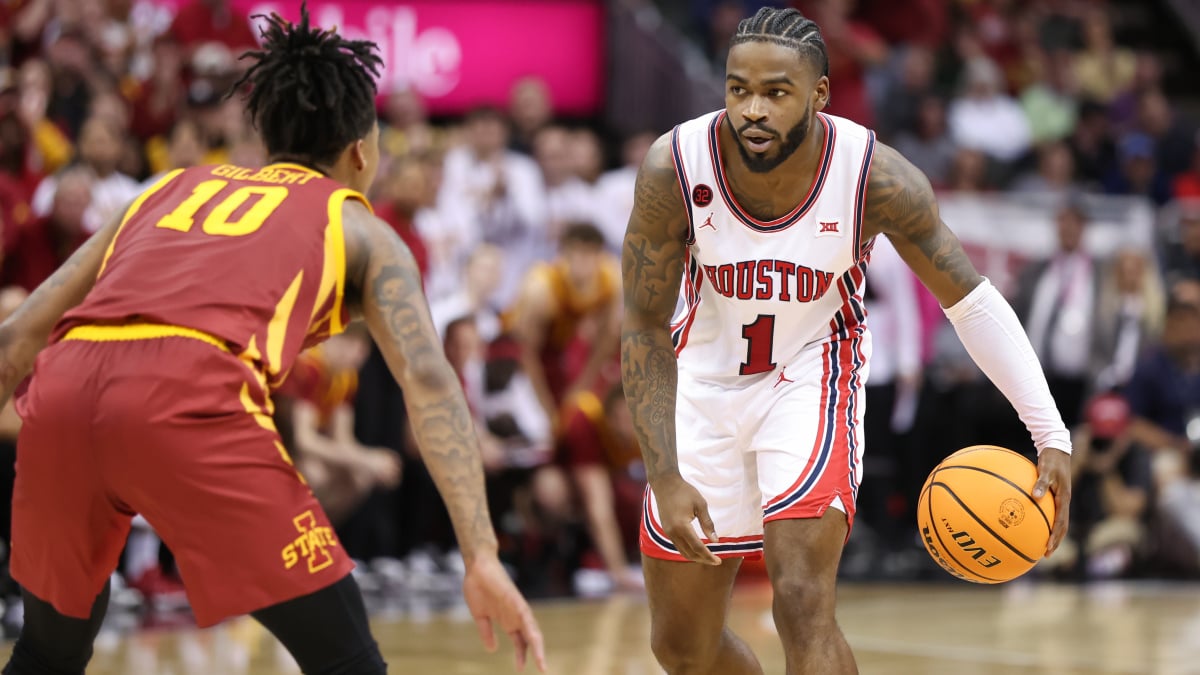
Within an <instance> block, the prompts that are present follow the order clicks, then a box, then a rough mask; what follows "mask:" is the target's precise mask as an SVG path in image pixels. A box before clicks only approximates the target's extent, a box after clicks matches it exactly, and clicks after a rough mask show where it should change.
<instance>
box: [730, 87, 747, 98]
mask: <svg viewBox="0 0 1200 675" xmlns="http://www.w3.org/2000/svg"><path fill="white" fill-rule="evenodd" d="M729 93H731V94H733V95H734V96H741V95H742V94H745V93H746V88H745V87H730V88H729Z"/></svg>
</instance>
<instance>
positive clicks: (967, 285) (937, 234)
mask: <svg viewBox="0 0 1200 675" xmlns="http://www.w3.org/2000/svg"><path fill="white" fill-rule="evenodd" d="M877 234H884V235H886V236H887V237H888V239H889V240H891V242H892V243H893V244H894V245H895V247H896V251H897V252H899V253H900V255H901V257H903V258H904V260H905V261H906V262H907V263H908V265H909V267H911V268H912V270H913V272H915V273H916V275H917V276H918V277H920V279H921V281H922V282H924V284H925V285H926V286H927V287H928V288H929V290H930V291H932V292H933V294H934V295H935V296H936V297H937V298H938V300H939V301H940V302H941V303H942V305H943V306H945V307H949V306H950V305H952V304H954V303H956V302H958V300H960V299H961V298H962V297H963V296H965V295H966V294H967V293H969V292H970V291H971V289H973V288H975V286H977V285H979V282H980V280H981V277H980V276H979V272H977V271H976V270H975V266H974V265H973V264H971V260H970V258H968V257H967V254H966V253H965V252H964V251H963V248H962V244H961V243H960V242H959V241H958V237H956V236H954V233H953V232H951V231H950V228H948V227H946V225H945V223H943V222H942V220H941V216H940V215H939V213H938V206H937V199H936V197H935V196H934V193H933V188H931V187H930V185H929V180H928V179H927V178H925V175H924V174H922V173H921V171H920V170H919V169H917V168H916V167H915V166H913V165H912V164H911V163H910V162H909V161H908V160H906V159H904V158H903V157H902V156H900V154H899V153H898V152H896V151H895V150H893V149H892V148H889V147H887V146H886V145H883V144H878V145H877V146H876V151H875V156H874V159H873V160H872V163H871V173H870V183H869V184H868V186H867V203H866V209H865V212H864V218H863V232H862V240H863V241H864V242H866V241H869V240H870V238H871V237H874V236H875V235H877Z"/></svg>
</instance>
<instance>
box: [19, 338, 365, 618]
mask: <svg viewBox="0 0 1200 675" xmlns="http://www.w3.org/2000/svg"><path fill="white" fill-rule="evenodd" d="M164 328H167V327H152V328H151V329H149V330H150V333H151V334H152V333H154V332H159V333H161V332H162V329H164ZM126 329H130V331H127V332H126V333H121V331H125V330H126ZM139 330H140V332H139ZM168 330H169V331H175V334H176V335H178V334H180V333H181V332H182V333H185V334H186V333H187V331H186V329H173V328H168ZM146 332H147V329H146V327H141V328H140V329H138V328H137V327H126V326H121V327H110V328H107V329H102V330H101V331H100V333H101V335H100V337H99V338H98V339H101V340H103V341H93V339H97V338H96V335H91V338H93V339H80V340H76V339H71V340H66V341H63V342H60V343H58V344H55V345H53V346H51V347H49V348H48V349H46V350H45V351H44V352H43V353H42V354H41V355H40V356H39V357H38V360H37V364H36V366H35V368H34V375H33V380H32V382H31V384H30V387H29V390H28V392H27V393H26V394H25V395H24V396H23V397H21V399H20V400H19V401H18V403H17V410H18V412H20V414H21V416H22V417H23V418H24V425H23V426H22V429H21V433H20V436H19V438H18V443H17V481H16V486H15V489H14V494H13V530H12V531H13V535H12V536H13V545H12V573H13V576H14V578H15V579H16V580H17V581H18V582H20V583H21V584H22V586H24V587H25V588H26V589H27V590H28V591H29V592H31V593H33V594H34V595H35V596H37V597H39V598H41V599H43V600H45V601H47V602H49V603H50V604H52V605H53V606H54V607H55V608H56V609H57V610H58V611H59V612H61V613H63V614H65V615H67V616H71V617H78V618H86V617H87V616H88V615H89V613H90V612H91V608H92V604H93V602H94V601H95V598H96V596H97V594H98V593H99V592H100V590H101V589H102V588H103V586H104V584H105V583H107V582H108V577H109V575H110V574H111V573H112V571H113V569H114V568H115V567H116V565H117V562H118V558H119V557H120V554H121V550H122V548H123V547H124V544H125V539H126V535H127V534H128V532H129V524H130V519H131V517H132V516H133V515H134V514H138V513H140V514H142V515H143V516H145V518H146V520H147V521H149V522H150V524H151V525H152V526H153V527H154V529H155V530H156V531H157V532H158V534H159V535H160V536H161V537H162V539H163V541H164V542H166V544H167V546H168V547H170V549H171V551H172V552H173V553H174V554H175V558H176V560H177V562H178V565H179V572H180V575H181V576H182V578H183V582H184V585H185V586H186V588H187V593H188V599H189V601H190V602H191V605H192V609H193V611H194V612H195V615H196V621H197V623H199V624H200V625H201V626H210V625H213V624H215V623H217V622H219V621H221V620H223V619H225V618H227V617H230V616H235V615H240V614H247V613H249V612H252V611H255V610H258V609H262V608H264V607H268V606H270V605H274V604H277V603H280V602H283V601H285V600H290V599H293V598H296V597H299V596H301V595H306V594H308V593H312V592H314V591H317V590H319V589H321V588H323V587H325V586H328V585H330V584H332V583H334V582H336V581H338V580H340V579H341V578H342V577H344V576H345V575H346V574H348V573H349V572H350V571H351V569H352V568H353V563H352V562H351V561H350V559H349V557H348V556H347V555H346V553H345V550H344V549H343V548H342V547H341V546H340V544H339V542H338V540H337V538H336V537H335V536H334V532H333V530H332V529H331V527H330V524H329V521H328V519H327V518H326V516H325V513H324V512H323V511H322V510H321V507H320V506H319V505H318V504H317V502H316V500H315V499H314V498H313V495H312V492H311V491H310V490H309V488H308V486H307V485H306V484H305V483H304V482H303V479H302V478H301V477H300V475H299V474H298V473H297V472H296V470H295V468H294V467H293V466H292V465H291V462H290V460H288V459H287V455H286V453H285V452H284V450H283V445H282V443H281V442H280V440H279V435H278V433H277V432H276V431H275V428H274V425H273V424H272V422H271V419H270V417H269V416H268V415H266V414H265V413H264V412H263V411H262V409H261V407H260V406H259V405H257V404H255V403H254V399H255V398H257V399H258V400H259V401H263V395H262V393H261V389H260V388H259V385H258V383H257V380H256V378H255V375H254V374H253V372H252V371H251V369H250V368H249V367H248V366H247V365H246V364H244V363H243V362H241V361H240V360H238V359H237V358H236V357H234V356H233V355H231V354H229V353H227V352H225V351H222V349H221V348H219V347H217V346H214V345H213V344H206V343H205V342H204V341H201V340H200V339H196V338H195V337H178V336H174V337H151V338H149V339H146V338H145V335H146ZM69 335H70V334H69ZM121 335H124V337H121ZM197 335H200V337H207V336H203V335H201V334H197ZM130 336H134V339H130ZM208 339H209V340H210V341H211V340H212V339H211V338H208ZM252 392H259V393H258V394H257V395H255V394H254V393H252Z"/></svg>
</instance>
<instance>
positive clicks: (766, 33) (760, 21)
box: [729, 7, 829, 77]
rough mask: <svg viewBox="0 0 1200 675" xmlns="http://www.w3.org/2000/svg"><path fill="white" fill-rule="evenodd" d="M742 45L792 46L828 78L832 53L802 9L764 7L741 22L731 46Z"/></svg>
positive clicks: (730, 43) (813, 22)
mask: <svg viewBox="0 0 1200 675" xmlns="http://www.w3.org/2000/svg"><path fill="white" fill-rule="evenodd" d="M743 42H771V43H774V44H777V45H783V46H784V47H791V48H792V49H795V50H796V51H798V52H800V54H801V55H802V56H805V57H807V58H809V59H811V60H812V62H813V65H815V66H816V67H817V72H819V73H820V74H821V75H825V76H827V77H828V75H829V54H828V53H827V52H826V51H825V38H823V37H821V29H820V28H819V27H818V26H817V23H816V22H815V21H813V20H812V19H809V18H806V17H805V16H804V15H803V14H801V13H800V11H799V10H795V9H773V8H771V7H763V8H762V9H760V10H758V12H756V13H755V14H754V16H752V17H750V18H748V19H742V20H741V22H740V23H738V27H737V32H736V33H734V35H733V38H732V39H731V40H730V41H729V46H730V47H732V46H734V45H740V44H742V43H743Z"/></svg>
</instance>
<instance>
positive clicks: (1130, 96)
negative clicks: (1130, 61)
mask: <svg viewBox="0 0 1200 675" xmlns="http://www.w3.org/2000/svg"><path fill="white" fill-rule="evenodd" d="M1136 58H1137V67H1136V68H1135V69H1134V75H1133V81H1132V82H1131V83H1130V85H1129V89H1128V90H1127V91H1125V92H1124V93H1122V94H1120V95H1119V96H1117V97H1116V98H1115V99H1114V100H1113V101H1112V103H1111V104H1110V105H1109V106H1108V110H1109V117H1111V118H1112V121H1113V124H1114V125H1115V126H1116V127H1117V128H1118V129H1129V128H1132V127H1133V126H1135V125H1136V124H1137V118H1138V113H1139V111H1138V108H1139V107H1140V105H1141V101H1142V97H1143V96H1144V95H1146V94H1147V93H1149V92H1156V91H1162V86H1163V82H1162V80H1163V72H1162V62H1161V61H1159V59H1158V58H1157V57H1156V56H1155V55H1154V54H1152V53H1150V52H1139V53H1138V54H1137V57H1136Z"/></svg>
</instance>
